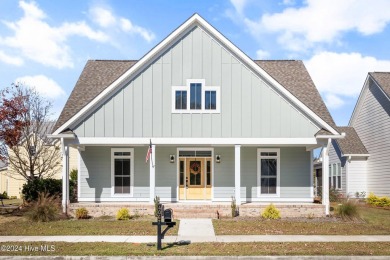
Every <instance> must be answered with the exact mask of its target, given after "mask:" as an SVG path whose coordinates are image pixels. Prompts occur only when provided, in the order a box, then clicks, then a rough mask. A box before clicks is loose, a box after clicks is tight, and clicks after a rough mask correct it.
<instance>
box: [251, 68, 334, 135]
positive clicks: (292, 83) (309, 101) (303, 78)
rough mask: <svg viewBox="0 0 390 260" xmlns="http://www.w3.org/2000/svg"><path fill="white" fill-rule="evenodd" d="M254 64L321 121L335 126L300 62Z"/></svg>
mask: <svg viewBox="0 0 390 260" xmlns="http://www.w3.org/2000/svg"><path fill="white" fill-rule="evenodd" d="M255 62H256V63H257V64H258V65H259V66H260V67H261V68H262V69H263V70H265V71H266V72H267V73H268V74H269V75H270V76H271V77H273V78H274V79H275V80H276V81H277V82H279V83H280V84H281V85H282V86H283V87H285V88H286V89H287V90H288V91H289V92H290V93H291V94H293V95H294V96H295V97H296V98H297V99H299V100H300V101H301V102H302V103H303V104H305V105H306V106H307V107H308V108H310V109H311V110H312V111H313V112H314V113H316V114H317V116H319V117H320V118H321V119H322V120H324V121H325V122H326V123H328V124H329V125H330V126H331V127H335V126H336V125H335V123H334V121H333V118H332V116H331V115H330V113H329V111H328V108H327V107H326V105H325V103H324V101H323V100H322V98H321V96H320V93H319V92H318V90H317V88H316V87H315V85H314V82H313V80H312V79H311V77H310V75H309V72H308V71H307V70H306V67H305V65H304V64H303V62H302V61H300V60H274V61H272V60H265V61H259V60H256V61H255ZM328 134H330V133H329V132H328Z"/></svg>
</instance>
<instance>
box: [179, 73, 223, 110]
mask: <svg viewBox="0 0 390 260" xmlns="http://www.w3.org/2000/svg"><path fill="white" fill-rule="evenodd" d="M192 83H200V84H202V108H201V109H191V108H190V100H191V95H190V93H191V91H190V86H191V84H192ZM178 90H179V91H187V109H176V91H178ZM206 91H216V102H217V104H216V105H217V106H216V109H205V106H206V102H205V92H206ZM172 113H174V114H219V113H221V88H220V87H219V86H206V80H205V79H187V82H186V86H172Z"/></svg>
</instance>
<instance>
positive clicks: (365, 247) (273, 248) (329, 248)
mask: <svg viewBox="0 0 390 260" xmlns="http://www.w3.org/2000/svg"><path fill="white" fill-rule="evenodd" d="M45 245H46V246H47V247H48V248H51V249H54V251H50V252H48V251H42V250H40V248H41V246H45ZM7 246H13V249H16V248H17V249H20V250H19V251H8V252H7V251H5V250H6V249H7ZM52 246H53V247H52ZM162 246H163V250H161V251H158V250H157V249H156V246H155V245H154V246H147V245H146V244H134V243H65V242H55V243H50V242H34V243H30V242H25V243H22V242H12V243H0V248H2V249H5V250H0V256H16V255H33V256H36V255H42V256H55V255H56V256H58V255H59V256H62V255H73V256H78V255H91V254H92V255H100V256H117V255H126V256H167V255H171V256H195V255H196V256H224V255H244V256H252V255H348V256H358V255H390V243H388V242H382V243H372V242H371V243H370V242H343V243H317V242H311V243H196V244H190V245H169V244H163V245H162ZM33 247H38V250H39V251H38V252H32V251H28V250H26V249H28V248H33ZM9 248H10V249H12V247H9Z"/></svg>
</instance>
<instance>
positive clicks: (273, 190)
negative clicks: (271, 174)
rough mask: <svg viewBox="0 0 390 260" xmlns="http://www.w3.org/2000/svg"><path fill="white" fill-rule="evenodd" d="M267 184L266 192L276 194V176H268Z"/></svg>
mask: <svg viewBox="0 0 390 260" xmlns="http://www.w3.org/2000/svg"><path fill="white" fill-rule="evenodd" d="M268 185H269V190H268V193H269V194H276V178H269V179H268Z"/></svg>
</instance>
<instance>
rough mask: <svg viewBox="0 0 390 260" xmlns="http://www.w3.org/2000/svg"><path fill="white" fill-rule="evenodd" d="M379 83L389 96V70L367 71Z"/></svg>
mask: <svg viewBox="0 0 390 260" xmlns="http://www.w3.org/2000/svg"><path fill="white" fill-rule="evenodd" d="M368 74H369V75H371V77H373V78H374V80H375V81H376V82H377V83H378V84H379V85H380V87H381V88H382V89H383V91H384V92H386V94H387V96H389V97H390V72H370V73H368Z"/></svg>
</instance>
